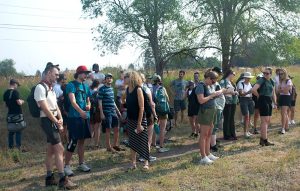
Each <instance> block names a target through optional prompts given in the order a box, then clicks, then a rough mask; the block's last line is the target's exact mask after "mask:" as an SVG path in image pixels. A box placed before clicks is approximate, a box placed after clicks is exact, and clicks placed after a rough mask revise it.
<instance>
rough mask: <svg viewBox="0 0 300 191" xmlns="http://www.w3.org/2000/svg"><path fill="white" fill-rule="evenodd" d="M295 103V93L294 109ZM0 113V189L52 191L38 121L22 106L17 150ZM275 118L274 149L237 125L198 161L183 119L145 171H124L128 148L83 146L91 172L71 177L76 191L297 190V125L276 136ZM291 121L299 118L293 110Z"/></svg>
mask: <svg viewBox="0 0 300 191" xmlns="http://www.w3.org/2000/svg"><path fill="white" fill-rule="evenodd" d="M289 71H290V73H291V75H292V76H295V78H294V83H296V84H297V87H298V90H299V89H300V86H299V84H300V77H299V75H297V73H299V72H300V68H298V67H290V68H289ZM192 73H193V72H192V71H189V72H188V73H187V78H191V76H192ZM175 76H177V72H174V73H173V72H170V73H169V74H168V75H167V77H166V81H165V84H168V83H169V82H170V80H171V79H172V78H174V77H175ZM22 84H23V85H22V86H21V88H22V89H21V90H20V92H21V95H26V94H28V92H29V89H30V87H31V83H30V82H28V81H23V82H22ZM0 87H1V88H0V90H1V92H0V93H2V92H3V90H4V88H5V87H6V82H5V81H4V80H1V81H0ZM24 97H25V96H24ZM299 101H300V100H299V97H298V104H297V110H298V109H299ZM25 107H26V106H25ZM0 112H1V113H2V115H0V132H1V134H0V146H1V151H0V161H1V163H0V190H56V188H49V189H45V188H44V174H45V168H44V156H45V148H46V144H45V137H44V135H43V133H42V131H41V129H40V127H39V120H37V119H33V118H31V117H29V114H28V111H27V109H24V112H25V117H26V119H27V120H26V121H27V123H28V128H27V129H26V131H24V135H23V145H24V146H25V147H26V148H27V149H28V150H29V152H26V153H20V152H19V151H17V150H7V149H6V140H7V131H6V123H5V115H6V114H5V113H6V110H5V108H4V107H3V106H2V107H1V109H0ZM279 120H280V117H279V114H278V112H275V114H274V117H273V119H272V127H271V129H270V134H269V138H270V140H271V141H273V142H274V143H275V144H276V145H275V146H274V147H260V146H258V142H259V136H255V137H253V138H252V139H249V140H245V139H243V138H242V128H241V127H238V128H237V131H238V135H239V137H240V138H239V139H238V141H235V142H232V141H226V142H221V144H222V145H223V148H222V149H221V151H220V152H218V153H216V155H217V156H220V157H221V158H220V159H219V160H218V161H217V162H216V163H215V164H213V165H211V166H201V165H199V164H198V161H199V150H198V144H197V140H196V139H191V138H188V136H189V134H190V127H189V126H188V124H187V120H185V122H184V123H182V124H181V125H180V126H179V127H178V128H176V129H172V131H171V132H170V133H169V134H168V135H167V136H168V137H169V138H170V141H169V142H168V143H167V146H168V147H170V148H171V151H170V152H167V153H156V152H155V150H153V155H154V156H157V157H158V161H156V162H154V163H152V164H151V169H150V170H149V171H147V172H144V171H143V170H136V171H133V172H125V170H126V168H127V167H128V164H129V150H128V149H127V151H126V152H123V153H116V154H111V153H107V152H106V151H105V149H99V150H88V151H87V152H86V162H87V163H88V164H89V165H90V166H91V167H92V172H91V173H88V174H83V173H80V172H77V171H75V173H76V176H75V177H73V178H72V180H74V182H76V183H78V184H79V185H80V187H79V189H78V190H137V191H139V190H166V191H169V190H300V182H299V180H300V160H299V157H300V151H299V149H300V127H299V124H298V125H297V126H295V127H292V128H291V130H290V131H289V132H287V133H286V134H285V135H279V134H278V130H279ZM296 121H300V118H299V115H297V111H296ZM219 137H221V134H219ZM103 139H104V137H103V136H102V140H103ZM103 145H104V144H103ZM76 165H77V157H75V158H74V159H73V167H74V168H76ZM139 167H142V166H141V165H140V166H139ZM140 169H141V168H140Z"/></svg>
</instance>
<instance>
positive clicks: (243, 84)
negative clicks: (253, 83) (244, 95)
mask: <svg viewBox="0 0 300 191" xmlns="http://www.w3.org/2000/svg"><path fill="white" fill-rule="evenodd" d="M241 84H242V86H243V90H244V89H245V83H244V82H241Z"/></svg>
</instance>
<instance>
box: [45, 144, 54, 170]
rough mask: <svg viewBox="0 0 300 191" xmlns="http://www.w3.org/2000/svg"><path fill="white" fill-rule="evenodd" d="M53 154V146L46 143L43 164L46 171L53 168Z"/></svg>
mask: <svg viewBox="0 0 300 191" xmlns="http://www.w3.org/2000/svg"><path fill="white" fill-rule="evenodd" d="M53 155H54V146H53V145H51V144H49V143H48V145H47V153H46V160H45V165H46V169H47V171H52V169H53V163H52V161H53Z"/></svg>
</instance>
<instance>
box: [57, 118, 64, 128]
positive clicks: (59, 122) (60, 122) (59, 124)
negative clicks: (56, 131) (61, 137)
mask: <svg viewBox="0 0 300 191" xmlns="http://www.w3.org/2000/svg"><path fill="white" fill-rule="evenodd" d="M56 124H57V126H58V127H60V126H62V125H63V119H58V120H57V122H56Z"/></svg>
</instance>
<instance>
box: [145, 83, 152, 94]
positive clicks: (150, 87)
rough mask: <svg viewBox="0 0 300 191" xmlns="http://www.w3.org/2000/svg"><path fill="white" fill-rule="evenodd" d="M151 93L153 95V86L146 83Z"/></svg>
mask: <svg viewBox="0 0 300 191" xmlns="http://www.w3.org/2000/svg"><path fill="white" fill-rule="evenodd" d="M145 85H146V86H147V87H148V88H149V89H150V91H151V93H153V85H152V84H151V83H146V84H145Z"/></svg>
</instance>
